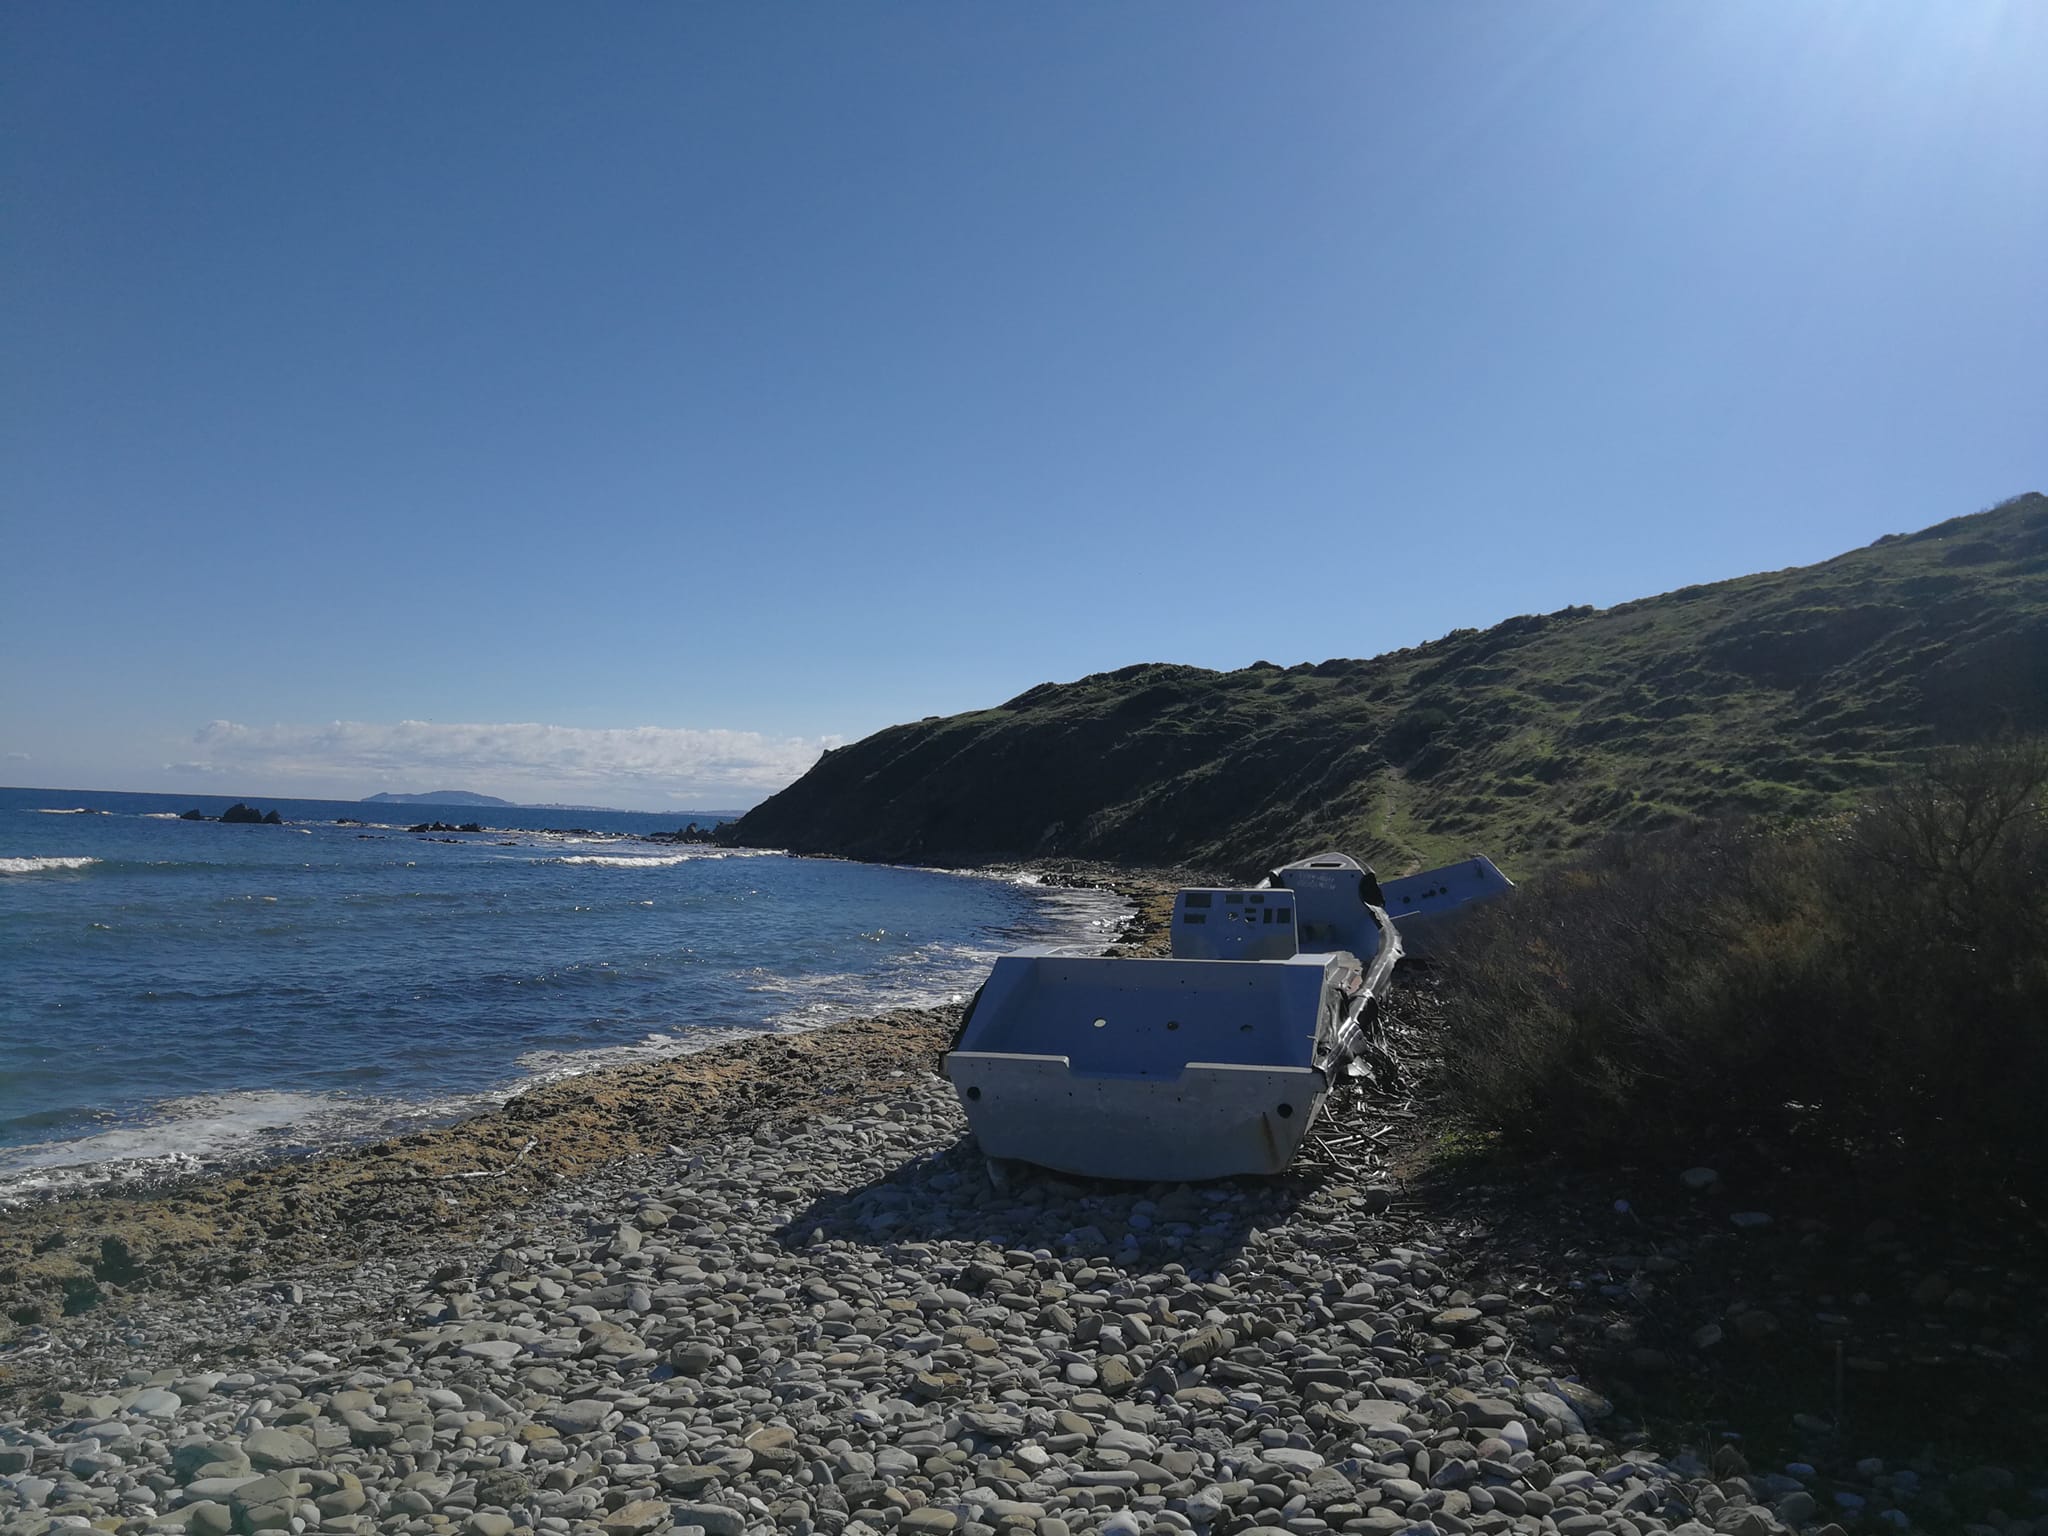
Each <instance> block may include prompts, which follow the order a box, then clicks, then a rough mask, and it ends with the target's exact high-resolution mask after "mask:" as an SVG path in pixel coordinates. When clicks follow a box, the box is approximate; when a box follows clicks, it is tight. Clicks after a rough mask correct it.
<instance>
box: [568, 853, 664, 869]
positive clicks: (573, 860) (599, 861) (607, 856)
mask: <svg viewBox="0 0 2048 1536" xmlns="http://www.w3.org/2000/svg"><path fill="white" fill-rule="evenodd" d="M690 857H691V856H690V855H689V854H687V853H666V854H649V855H646V856H645V857H640V858H635V857H632V856H631V855H628V854H619V853H572V854H570V855H568V856H567V857H565V858H560V859H537V860H535V861H534V862H535V863H538V864H595V865H598V866H599V867H600V868H603V869H663V868H666V867H667V866H668V865H671V864H686V863H688V862H689V861H690Z"/></svg>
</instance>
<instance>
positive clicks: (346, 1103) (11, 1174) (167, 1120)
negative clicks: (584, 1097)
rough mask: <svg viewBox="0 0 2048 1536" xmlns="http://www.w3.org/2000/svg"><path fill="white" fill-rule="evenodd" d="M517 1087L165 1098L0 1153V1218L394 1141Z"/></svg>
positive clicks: (495, 1099) (496, 1101)
mask: <svg viewBox="0 0 2048 1536" xmlns="http://www.w3.org/2000/svg"><path fill="white" fill-rule="evenodd" d="M524 1086H526V1085H525V1084H523V1083H521V1084H517V1085H513V1086H509V1087H507V1088H505V1089H503V1090H501V1091H497V1092H491V1093H476V1094H463V1095H457V1096H452V1097H449V1098H446V1099H438V1100H434V1101H431V1102H428V1103H419V1104H408V1103H402V1102H399V1101H395V1100H388V1099H351V1098H345V1097H343V1096H341V1095H339V1094H326V1093H295V1092H291V1091H289V1090H283V1089H259V1090H252V1091H248V1092H237V1093H218V1094H195V1095H193V1096H191V1097H189V1098H181V1099H169V1100H166V1101H165V1102H163V1103H162V1104H158V1105H155V1106H154V1107H153V1110H152V1113H153V1115H154V1118H152V1119H151V1120H149V1121H148V1122H147V1123H145V1124H140V1125H127V1126H120V1127H117V1128H116V1129H113V1130H108V1131H102V1132H100V1133H99V1134H98V1135H94V1136H83V1137H79V1138H78V1139H76V1140H73V1141H53V1142H42V1143H37V1144H34V1145H31V1146H26V1147H15V1148H12V1149H10V1150H8V1151H6V1152H4V1153H0V1209H5V1208H6V1207H8V1206H10V1205H18V1204H20V1203H21V1202H22V1201H23V1200H25V1199H27V1198H30V1197H33V1196H36V1195H47V1194H50V1193H58V1194H63V1193H70V1192H74V1191H77V1190H81V1189H87V1188H90V1187H92V1186H95V1185H101V1184H108V1183H122V1182H128V1181H135V1180H140V1181H146V1182H152V1183H154V1182H160V1181H162V1180H164V1179H172V1178H182V1177H185V1176H188V1175H191V1174H197V1173H203V1172H207V1171H209V1170H217V1169H221V1168H231V1167H245V1166H249V1165H251V1164H256V1163H264V1162H270V1161H273V1160H275V1159H276V1158H278V1157H280V1156H287V1155H291V1154H294V1153H299V1152H304V1151H310V1150H315V1149H325V1148H331V1147H339V1146H344V1145H348V1144H351V1143H356V1142H362V1141H368V1140H374V1139H377V1138H379V1137H386V1136H394V1135H400V1134H403V1133H405V1132H408V1131H414V1130H419V1129H422V1128H424V1127H426V1126H429V1125H440V1124H446V1123H447V1122H449V1121H451V1120H456V1119H460V1118H461V1117H462V1116H464V1115H469V1114H474V1113H476V1112H477V1111H479V1110H482V1109H485V1108H487V1107H489V1106H491V1105H493V1104H502V1103H503V1102H504V1101H505V1100H506V1099H508V1098H510V1097H511V1096H512V1095H513V1094H514V1093H515V1092H517V1091H518V1089H519V1088H521V1087H524Z"/></svg>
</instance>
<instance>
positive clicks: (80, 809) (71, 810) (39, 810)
mask: <svg viewBox="0 0 2048 1536" xmlns="http://www.w3.org/2000/svg"><path fill="white" fill-rule="evenodd" d="M35 811H36V814H37V815H38V816H104V815H106V814H107V813H106V812H105V811H95V810H93V809H92V808H91V807H90V806H85V805H74V806H69V807H67V808H65V809H62V810H60V809H58V808H57V807H56V806H54V805H39V806H37V807H36V808H35Z"/></svg>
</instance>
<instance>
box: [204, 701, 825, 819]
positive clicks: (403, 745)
mask: <svg viewBox="0 0 2048 1536" xmlns="http://www.w3.org/2000/svg"><path fill="white" fill-rule="evenodd" d="M193 742H194V743H195V745H196V746H198V747H199V749H200V751H201V753H202V756H203V762H201V763H194V764H182V763H181V764H177V765H167V766H175V767H176V769H177V770H178V771H181V772H185V771H212V772H233V773H237V774H243V775H256V774H261V775H263V776H265V777H269V778H278V777H290V778H296V779H299V780H301V781H308V780H315V779H317V780H321V781H324V782H325V784H327V785H329V786H333V787H335V788H339V787H340V786H342V785H343V784H359V785H361V786H363V788H362V792H365V793H367V792H369V791H370V790H374V789H380V788H386V789H407V790H427V789H474V790H480V791H483V792H485V793H489V794H499V795H506V796H510V797H515V798H520V799H532V798H546V799H560V800H584V801H602V800H607V799H609V800H618V799H630V800H631V801H633V802H634V803H639V804H646V803H650V802H651V801H653V800H655V799H661V800H675V799H681V800H686V801H692V802H695V803H697V804H699V805H701V806H703V807H704V808H707V809H717V808H720V807H722V806H725V805H738V804H742V803H747V804H751V803H752V802H753V801H756V800H759V799H761V798H763V797H765V796H767V795H770V794H772V793H774V792H775V791H776V790H778V789H781V788H782V787H783V786H784V785H786V784H788V783H790V782H791V781H792V780H794V779H796V778H798V777H799V776H800V775H802V774H803V772H804V771H805V770H806V769H807V768H809V767H810V766H811V764H812V763H814V762H816V761H817V760H818V756H819V754H820V753H822V752H823V751H824V750H825V749H826V748H827V747H831V746H836V745H838V738H836V737H819V738H804V737H795V736H790V737H772V736H763V735H761V734H760V733H758V732H755V731H721V730H704V731H698V730H674V729H669V728H666V727H662V726H652V725H643V726H635V727H631V728H625V729H611V730H588V729H584V728H582V727H578V726H567V725H538V724H530V723H521V724H501V725H487V724H480V725H461V724H452V723H448V724H444V723H441V722H437V721H429V720H400V721H397V722H396V723H375V722H366V721H359V720H337V721H334V722H332V723H330V724H327V725H266V726H252V725H239V724H237V723H235V722H234V721H232V720H215V721H212V722H211V723H209V724H207V725H205V726H202V727H201V728H200V729H199V730H198V731H197V732H196V733H195V734H194V736H193Z"/></svg>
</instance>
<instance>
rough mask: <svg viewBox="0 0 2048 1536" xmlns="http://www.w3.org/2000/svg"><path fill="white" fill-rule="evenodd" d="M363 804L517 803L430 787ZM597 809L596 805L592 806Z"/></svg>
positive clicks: (377, 797)
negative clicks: (419, 791) (413, 792)
mask: <svg viewBox="0 0 2048 1536" xmlns="http://www.w3.org/2000/svg"><path fill="white" fill-rule="evenodd" d="M360 803H361V804H363V805H508V806H509V805H516V804H517V803H518V802H516V801H512V800H500V799H499V798H498V797H497V796H496V795H480V794H478V793H477V792H476V791H475V790H473V789H430V790H427V791H426V792H425V793H423V794H417V795H393V794H382V795H365V796H363V798H362V800H361V802H360ZM592 809H596V807H592Z"/></svg>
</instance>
